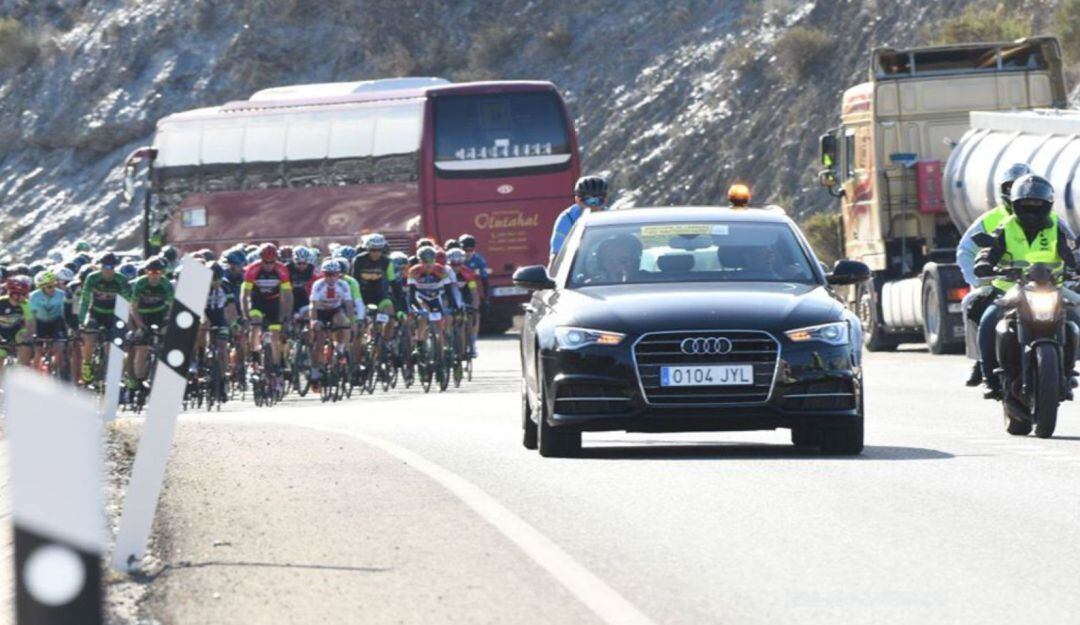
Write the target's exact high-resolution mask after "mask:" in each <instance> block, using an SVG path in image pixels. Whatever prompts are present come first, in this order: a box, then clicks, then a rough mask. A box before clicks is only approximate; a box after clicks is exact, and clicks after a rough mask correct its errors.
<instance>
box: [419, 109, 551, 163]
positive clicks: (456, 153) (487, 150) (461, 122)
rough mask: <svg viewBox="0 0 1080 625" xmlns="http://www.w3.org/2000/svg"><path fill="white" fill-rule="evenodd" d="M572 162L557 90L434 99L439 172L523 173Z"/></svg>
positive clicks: (436, 153)
mask: <svg viewBox="0 0 1080 625" xmlns="http://www.w3.org/2000/svg"><path fill="white" fill-rule="evenodd" d="M569 164H570V139H569V136H568V133H567V129H566V120H565V118H564V116H563V112H562V107H561V106H559V100H558V96H557V95H555V94H554V93H551V92H540V93H503V94H497V95H475V96H473V95H464V96H443V97H438V98H436V99H435V169H436V171H437V172H438V173H439V175H441V176H444V177H464V176H483V175H492V174H496V175H497V174H501V173H503V172H506V173H510V172H511V171H512V173H522V172H520V171H519V170H522V169H537V168H539V169H542V170H553V169H564V168H566V167H568V166H569ZM507 170H510V171H507Z"/></svg>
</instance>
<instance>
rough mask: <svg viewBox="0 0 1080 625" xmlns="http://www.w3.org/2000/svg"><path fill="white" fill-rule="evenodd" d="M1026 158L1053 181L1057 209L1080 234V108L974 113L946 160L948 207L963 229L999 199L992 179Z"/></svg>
mask: <svg viewBox="0 0 1080 625" xmlns="http://www.w3.org/2000/svg"><path fill="white" fill-rule="evenodd" d="M1013 163H1027V164H1028V166H1030V167H1031V169H1032V170H1033V171H1034V172H1035V173H1037V174H1039V175H1040V176H1043V177H1044V178H1046V179H1047V180H1049V181H1050V183H1051V184H1053V185H1054V191H1055V202H1054V208H1055V210H1057V213H1058V215H1059V216H1061V218H1062V219H1063V220H1065V223H1067V224H1068V225H1069V228H1071V229H1072V231H1073V233H1075V234H1080V111H1076V110H1062V109H1039V110H1035V111H1017V112H1010V113H1001V112H996V113H990V112H973V113H972V114H971V129H970V130H968V131H967V133H965V134H964V136H963V138H961V139H960V141H959V142H958V143H957V144H956V146H955V147H954V148H953V151H952V153H951V154H950V155H949V160H948V162H947V163H946V164H945V170H944V184H943V185H942V188H943V190H944V192H945V206H946V207H947V208H948V210H949V215H950V216H951V217H952V220H953V222H955V223H956V225H957V226H958V227H959V228H960V229H961V230H964V229H966V228H967V227H968V226H970V225H971V223H972V222H973V221H975V220H976V219H977V218H978V217H979V215H981V214H983V213H985V212H986V211H988V210H990V209H991V208H993V207H995V206H997V204H998V203H999V199H998V194H997V189H996V188H995V187H996V185H995V184H994V182H995V181H996V180H997V178H998V176H999V175H1000V174H1001V172H1002V171H1004V170H1005V169H1006V168H1008V167H1009V166H1010V165H1012V164H1013Z"/></svg>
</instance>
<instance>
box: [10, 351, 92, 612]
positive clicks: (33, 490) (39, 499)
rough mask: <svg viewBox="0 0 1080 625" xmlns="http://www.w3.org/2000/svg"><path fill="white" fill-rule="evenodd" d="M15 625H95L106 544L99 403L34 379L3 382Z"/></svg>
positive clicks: (25, 373) (18, 372) (14, 376)
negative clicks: (13, 551)
mask: <svg viewBox="0 0 1080 625" xmlns="http://www.w3.org/2000/svg"><path fill="white" fill-rule="evenodd" d="M4 377H5V381H4V397H5V404H6V413H7V437H8V441H9V443H10V453H11V508H12V519H13V521H14V526H15V613H16V623H18V625H100V623H102V622H103V617H102V589H101V554H102V551H103V548H104V542H105V506H104V495H103V492H102V479H103V475H104V471H103V466H104V465H103V459H102V438H101V421H100V420H99V419H98V417H97V412H98V411H97V401H96V398H93V397H91V396H89V395H86V394H84V393H83V392H82V391H79V390H77V389H75V388H73V387H71V386H68V385H62V384H60V383H58V382H56V381H54V380H53V379H52V378H49V377H47V376H43V375H40V374H38V373H36V372H33V371H30V370H27V369H22V368H12V369H10V370H8V371H7V372H5V374H4Z"/></svg>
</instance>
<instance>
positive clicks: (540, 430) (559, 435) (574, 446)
mask: <svg viewBox="0 0 1080 625" xmlns="http://www.w3.org/2000/svg"><path fill="white" fill-rule="evenodd" d="M537 416H538V417H539V419H537V424H536V429H537V434H538V436H537V447H538V448H539V449H540V455H541V456H544V457H545V458H571V457H573V456H576V455H578V454H579V453H581V432H578V431H576V430H568V429H565V428H557V427H554V426H552V425H550V424H549V423H548V420H547V401H545V399H544V391H543V384H541V385H540V414H539V415H537Z"/></svg>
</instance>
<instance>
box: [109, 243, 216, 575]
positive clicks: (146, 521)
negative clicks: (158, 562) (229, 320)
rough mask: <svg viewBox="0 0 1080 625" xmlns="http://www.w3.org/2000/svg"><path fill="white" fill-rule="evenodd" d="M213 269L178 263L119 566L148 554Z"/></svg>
mask: <svg viewBox="0 0 1080 625" xmlns="http://www.w3.org/2000/svg"><path fill="white" fill-rule="evenodd" d="M210 278H211V273H210V269H209V268H208V267H207V266H206V265H203V264H202V263H201V262H200V261H198V260H197V259H196V258H195V257H193V256H185V257H184V258H183V260H182V261H181V263H180V282H179V283H178V284H177V285H176V297H175V299H174V300H173V305H172V309H171V310H170V312H169V321H168V324H167V325H166V327H165V337H164V339H163V341H162V351H161V358H160V359H159V360H158V364H157V368H156V369H155V371H154V385H153V388H151V390H150V399H149V401H147V404H146V425H145V426H144V427H143V432H142V436H141V438H140V439H139V448H138V451H137V452H136V454H135V463H134V465H133V466H132V469H131V481H130V482H129V483H128V489H127V494H126V496H125V498H124V511H123V514H122V515H121V517H120V531H119V532H118V533H117V535H116V549H115V550H114V551H113V557H112V565H113V568H115V569H116V570H119V571H131V570H133V569H137V568H138V566H139V563H140V562H141V561H142V558H143V555H145V553H146V541H147V539H149V538H150V530H151V527H152V526H153V523H154V512H155V510H156V509H157V502H158V496H159V495H160V494H161V486H162V481H163V480H164V479H165V463H166V462H167V461H168V459H169V450H170V449H171V447H172V437H173V431H174V430H175V429H176V418H177V415H179V414H180V402H181V401H182V400H183V398H184V389H185V388H186V386H187V371H188V364H189V363H190V362H191V358H192V357H193V352H194V351H195V338H196V337H197V336H198V334H199V320H200V319H201V318H202V313H203V310H204V309H205V308H206V297H207V294H208V293H209V291H210Z"/></svg>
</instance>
